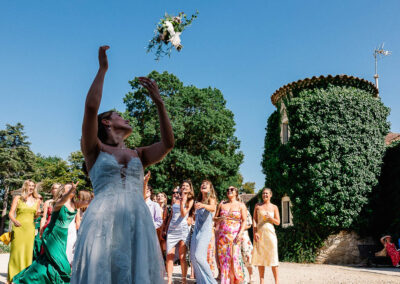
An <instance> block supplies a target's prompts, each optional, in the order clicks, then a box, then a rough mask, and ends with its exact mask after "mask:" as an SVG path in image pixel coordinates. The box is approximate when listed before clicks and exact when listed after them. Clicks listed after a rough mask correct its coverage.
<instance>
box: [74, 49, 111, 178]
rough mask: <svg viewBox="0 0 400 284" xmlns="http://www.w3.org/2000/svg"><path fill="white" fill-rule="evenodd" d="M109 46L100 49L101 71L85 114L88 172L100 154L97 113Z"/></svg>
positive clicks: (85, 152)
mask: <svg viewBox="0 0 400 284" xmlns="http://www.w3.org/2000/svg"><path fill="white" fill-rule="evenodd" d="M109 48H110V47H109V46H106V45H105V46H101V47H100V48H99V64H100V66H99V71H98V72H97V75H96V77H95V78H94V81H93V83H92V85H91V86H90V89H89V92H88V94H87V96H86V102H85V114H84V116H83V124H82V141H81V147H82V153H83V155H84V156H85V158H86V159H88V160H89V165H88V170H89V169H90V168H91V166H92V163H91V161H95V159H96V158H97V155H98V153H99V140H98V138H97V112H98V110H99V106H100V102H101V96H102V94H103V84H104V77H105V75H106V72H107V69H108V60H107V54H106V50H107V49H109Z"/></svg>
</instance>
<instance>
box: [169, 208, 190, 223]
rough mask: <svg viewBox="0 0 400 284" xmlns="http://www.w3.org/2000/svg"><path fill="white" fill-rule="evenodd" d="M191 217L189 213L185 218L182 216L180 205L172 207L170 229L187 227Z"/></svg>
mask: <svg viewBox="0 0 400 284" xmlns="http://www.w3.org/2000/svg"><path fill="white" fill-rule="evenodd" d="M188 217H189V213H187V214H186V215H185V217H182V216H181V205H180V204H177V203H175V204H173V205H172V218H171V222H170V224H169V226H170V227H174V228H175V227H179V226H181V227H182V226H184V227H187V226H188V224H187V219H188Z"/></svg>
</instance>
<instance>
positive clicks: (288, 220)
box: [282, 195, 293, 228]
mask: <svg viewBox="0 0 400 284" xmlns="http://www.w3.org/2000/svg"><path fill="white" fill-rule="evenodd" d="M291 206H292V203H291V202H290V198H289V196H287V195H285V196H284V197H282V227H283V228H286V227H289V226H293V221H292V212H291V210H290V207H291Z"/></svg>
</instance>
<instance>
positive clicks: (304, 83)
mask: <svg viewBox="0 0 400 284" xmlns="http://www.w3.org/2000/svg"><path fill="white" fill-rule="evenodd" d="M328 84H332V85H343V86H351V87H357V88H360V89H363V90H365V91H368V92H371V94H372V95H373V96H375V97H378V95H379V91H378V89H377V88H376V86H375V85H374V84H373V83H372V82H370V81H367V80H365V79H361V78H358V77H354V76H347V75H336V76H332V75H328V76H323V75H321V76H319V77H316V76H313V77H312V78H306V79H303V80H299V81H295V82H292V83H289V84H287V85H284V86H282V87H280V88H279V89H278V90H276V91H275V92H274V93H273V95H272V96H271V101H272V103H273V104H274V105H275V106H276V103H277V102H278V101H279V100H280V99H281V98H282V97H284V96H286V95H287V94H288V93H290V92H293V91H296V90H299V89H305V88H315V87H323V86H326V85H328Z"/></svg>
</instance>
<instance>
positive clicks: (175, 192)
mask: <svg viewBox="0 0 400 284" xmlns="http://www.w3.org/2000/svg"><path fill="white" fill-rule="evenodd" d="M172 194H179V195H180V194H181V193H180V192H179V191H173V192H172Z"/></svg>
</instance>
